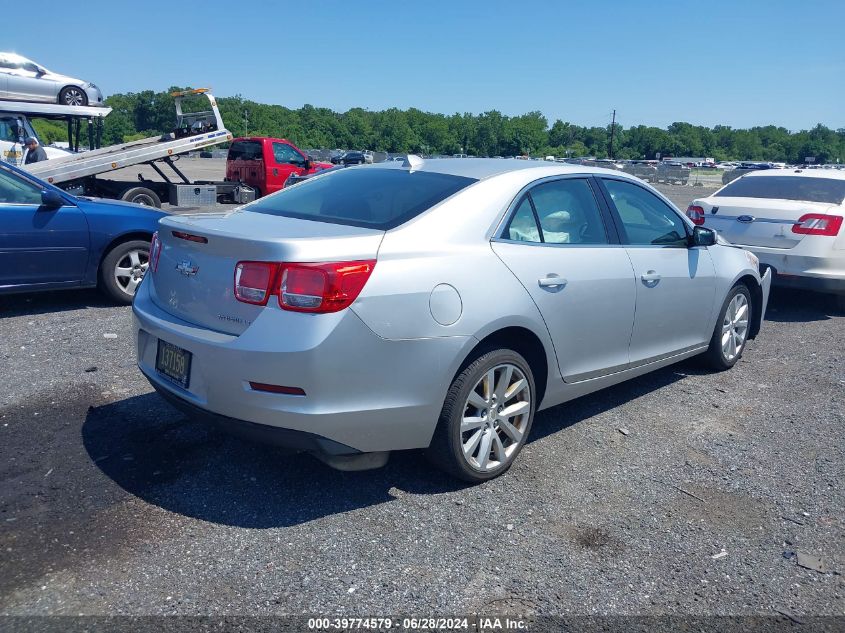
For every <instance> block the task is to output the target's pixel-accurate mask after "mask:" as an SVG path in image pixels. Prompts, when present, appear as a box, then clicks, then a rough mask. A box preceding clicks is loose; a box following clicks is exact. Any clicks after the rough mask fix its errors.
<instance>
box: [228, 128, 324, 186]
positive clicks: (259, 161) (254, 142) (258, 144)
mask: <svg viewBox="0 0 845 633" xmlns="http://www.w3.org/2000/svg"><path fill="white" fill-rule="evenodd" d="M333 166H334V165H332V164H331V163H318V162H313V161H312V160H311V159H309V158H308V155H307V154H306V153H305V152H303V151H302V150H301V149H299V148H298V147H297V146H296V145H294V144H293V143H291V142H290V141H288V140H287V139H283V138H268V137H266V136H251V137H247V138H236V139H235V140H233V141H232V146H231V147H230V148H229V155H228V156H227V157H226V180H235V181H237V180H239V181H241V182H243V183H246V184H247V185H249V186H250V187H252V188H253V189H255V195H256V197H257V198H258V197H261V196H266V195H267V194H270V193H274V192H276V191H278V190H279V189H281V188H282V187H284V186H285V181H286V180H287V179H288V176H290V175H291V174H296V175H297V176H301V175H302V174H313V173H314V172H317V171H320V170H321V169H330V168H331V167H333Z"/></svg>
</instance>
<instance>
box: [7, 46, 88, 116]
mask: <svg viewBox="0 0 845 633" xmlns="http://www.w3.org/2000/svg"><path fill="white" fill-rule="evenodd" d="M0 99H9V100H15V101H41V102H47V103H59V104H61V105H67V106H88V105H91V106H98V105H102V103H103V93H102V92H100V89H99V88H98V87H97V86H95V85H94V84H92V83H91V82H90V81H85V80H83V79H76V78H74V77H68V76H67V75H60V74H58V73H54V72H52V71H49V70H47V69H46V68H44V66H41V65H40V64H36V63H35V62H34V61H32V60H31V59H27V58H26V57H21V56H20V55H16V54H14V53H0Z"/></svg>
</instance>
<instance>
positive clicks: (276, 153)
mask: <svg viewBox="0 0 845 633" xmlns="http://www.w3.org/2000/svg"><path fill="white" fill-rule="evenodd" d="M273 158H274V159H275V160H276V163H278V164H279V165H285V164H288V163H289V164H291V165H301V164H303V163H304V162H305V159H304V158H303V157H302V154H300V153H299V152H297V151H296V150H295V149H294V148H292V147H291V146H290V145H287V144H285V143H273Z"/></svg>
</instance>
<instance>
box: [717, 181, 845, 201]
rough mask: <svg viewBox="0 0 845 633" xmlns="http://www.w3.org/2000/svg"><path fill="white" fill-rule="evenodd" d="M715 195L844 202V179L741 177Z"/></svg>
mask: <svg viewBox="0 0 845 633" xmlns="http://www.w3.org/2000/svg"><path fill="white" fill-rule="evenodd" d="M715 195H717V196H721V197H731V198H774V199H778V200H800V201H802V202H823V203H826V204H842V201H843V200H845V180H835V179H833V178H802V177H800V176H765V177H761V178H755V177H754V176H746V177H745V178H738V179H737V180H734V181H733V182H732V183H731V184H729V185H727V186H726V187H725V188H724V189H722V190H721V191H719V192H718V193H716V194H715Z"/></svg>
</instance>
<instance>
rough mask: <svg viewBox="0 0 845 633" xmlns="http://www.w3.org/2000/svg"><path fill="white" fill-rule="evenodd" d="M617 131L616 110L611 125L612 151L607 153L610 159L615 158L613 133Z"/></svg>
mask: <svg viewBox="0 0 845 633" xmlns="http://www.w3.org/2000/svg"><path fill="white" fill-rule="evenodd" d="M615 131H616V110H614V111H613V121H612V122H611V123H610V149H609V150H608V152H607V157H608V158H613V133H614V132H615Z"/></svg>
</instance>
